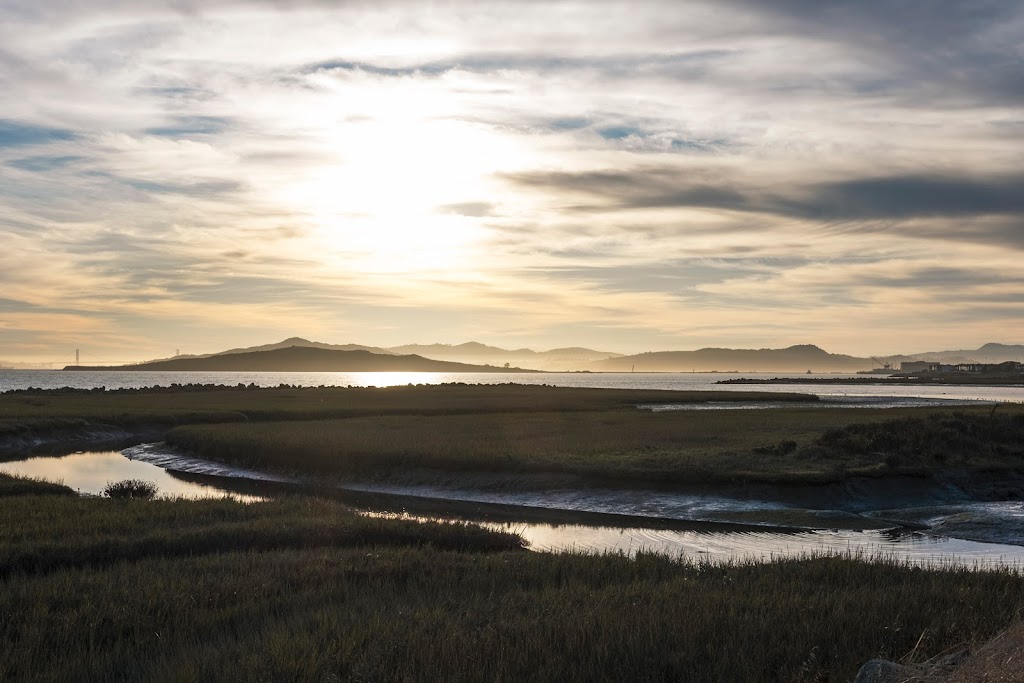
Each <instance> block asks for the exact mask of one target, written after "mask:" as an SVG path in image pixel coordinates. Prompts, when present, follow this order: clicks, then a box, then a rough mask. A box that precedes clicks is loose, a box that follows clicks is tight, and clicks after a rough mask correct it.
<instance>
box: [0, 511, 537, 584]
mask: <svg viewBox="0 0 1024 683" xmlns="http://www.w3.org/2000/svg"><path fill="white" fill-rule="evenodd" d="M2 503H3V504H2V506H0V576H8V575H11V574H16V573H18V572H32V573H45V572H52V571H56V570H59V569H62V568H68V567H89V566H102V565H108V564H111V563H116V562H119V561H125V560H138V559H142V558H152V557H165V558H170V557H176V556H188V555H198V554H204V553H216V552H226V551H229V550H269V549H279V548H317V547H352V546H395V545H398V546H406V545H431V546H434V547H438V548H447V549H453V550H483V551H493V550H513V549H519V548H521V546H522V540H521V539H520V538H519V537H518V536H515V535H514V534H510V533H504V532H497V531H489V530H485V529H482V528H481V527H478V526H475V525H470V524H463V523H440V522H430V523H418V522H413V521H402V520H384V519H376V518H370V517H364V516H361V515H357V514H356V513H355V512H353V511H352V510H351V509H349V508H347V507H345V506H343V505H340V504H338V503H336V502H331V501H323V500H315V499H310V498H301V497H284V498H282V499H280V500H276V501H272V502H266V503H254V504H249V505H246V504H242V503H239V502H236V501H234V500H230V499H224V500H198V501H190V500H151V501H147V500H134V501H112V500H106V499H98V498H70V499H64V498H59V499H58V498H56V497H40V496H19V497H17V498H11V499H4V500H3V501H2Z"/></svg>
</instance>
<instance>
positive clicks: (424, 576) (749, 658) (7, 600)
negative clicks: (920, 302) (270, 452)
mask: <svg viewBox="0 0 1024 683" xmlns="http://www.w3.org/2000/svg"><path fill="white" fill-rule="evenodd" d="M15 520H17V524H14V523H13V522H14V521H15ZM442 526H443V525H417V524H414V523H408V522H396V521H394V520H361V519H358V518H353V517H352V515H351V513H349V512H347V511H346V510H344V509H343V508H340V507H338V506H337V505H336V504H334V503H329V502H324V501H315V500H308V499H290V500H286V501H281V502H278V503H257V504H252V505H242V504H239V503H235V502H232V501H160V500H157V501H134V502H127V503H125V502H118V501H109V500H104V499H75V498H65V497H61V496H31V495H22V496H14V497H3V498H0V534H2V537H0V548H3V555H2V559H0V568H2V571H0V615H2V616H3V618H2V619H0V680H19V681H22V680H25V681H32V680H90V681H108V680H109V681H117V680H125V681H128V680H147V681H204V680H225V679H231V680H253V681H255V680H267V681H271V680H272V681H350V680H351V681H367V680H409V681H421V680H422V681H434V680H450V681H460V680H462V681H477V680H487V681H498V680H506V681H511V680H535V681H545V680H550V681H600V680H607V681H617V680H686V681H725V680H735V681H740V680H742V681H753V682H757V681H806V682H810V681H826V680H828V681H846V680H850V679H851V678H852V676H853V673H854V672H855V671H856V669H857V667H858V666H859V665H860V664H861V663H863V662H864V661H866V660H867V659H870V658H871V657H875V656H884V657H889V658H899V657H901V656H903V655H905V654H907V653H909V652H911V651H912V650H914V649H915V644H917V648H916V651H915V655H914V657H915V658H916V659H918V660H920V659H924V658H925V657H928V656H931V655H933V654H936V653H938V652H941V651H944V650H947V649H949V648H951V647H954V646H961V645H964V644H967V643H970V642H980V641H982V640H984V639H986V638H988V637H990V636H991V635H993V634H994V633H996V632H997V631H999V630H1000V629H1002V628H1004V627H1005V626H1006V625H1007V624H1008V623H1009V622H1010V620H1011V619H1012V618H1013V616H1014V614H1015V612H1016V610H1018V609H1019V608H1021V607H1022V606H1024V579H1022V577H1020V576H1019V575H1016V574H1014V573H1011V572H1007V571H993V572H980V571H968V570H964V569H952V568H951V569H948V570H922V569H917V568H911V567H908V566H902V565H899V564H896V563H892V562H878V563H866V562H861V561H858V560H855V559H850V558H845V559H843V558H819V559H811V560H805V561H784V562H777V563H772V564H763V565H734V566H711V565H708V564H699V563H693V562H690V561H687V560H678V561H677V560H669V559H667V558H664V557H659V556H652V555H640V556H638V557H636V558H635V559H629V558H626V557H622V556H581V555H547V554H538V553H523V552H514V551H508V550H505V551H498V550H499V549H500V548H508V547H510V546H513V547H514V546H515V545H516V540H515V539H514V538H512V537H508V536H505V535H500V534H491V533H489V532H484V531H481V530H479V529H476V528H474V527H469V526H463V525H447V526H443V528H442ZM356 528H358V529H361V530H362V531H361V532H360V533H352V530H353V529H356ZM919 640H920V643H919V644H918V641H919Z"/></svg>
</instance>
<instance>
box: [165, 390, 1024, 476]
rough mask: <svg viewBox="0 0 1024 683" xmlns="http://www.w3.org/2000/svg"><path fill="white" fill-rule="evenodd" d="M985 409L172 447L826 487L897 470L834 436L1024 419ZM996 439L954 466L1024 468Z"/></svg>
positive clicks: (558, 418)
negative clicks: (994, 445) (996, 445)
mask: <svg viewBox="0 0 1024 683" xmlns="http://www.w3.org/2000/svg"><path fill="white" fill-rule="evenodd" d="M982 411H983V412H981V411H978V410H975V411H973V412H971V411H965V412H963V413H960V415H962V416H963V417H962V418H955V419H953V418H949V416H948V414H947V413H940V414H939V415H936V416H934V417H931V418H927V420H932V421H931V422H928V421H927V420H926V416H929V415H932V414H933V413H935V412H936V411H935V410H934V409H921V408H913V409H879V410H849V409H820V408H798V407H793V408H774V409H771V410H754V409H751V410H727V411H726V410H722V411H665V412H650V411H640V410H635V409H618V410H605V411H586V412H581V411H575V412H544V413H541V412H537V413H491V414H483V415H446V416H379V417H362V418H350V419H345V420H321V421H316V422H294V421H284V422H267V423H246V424H226V425H192V426H185V427H179V428H176V429H173V430H171V431H170V432H169V433H168V434H167V440H168V442H170V443H171V444H173V445H175V446H178V447H180V448H183V449H186V450H189V451H191V452H194V453H197V454H199V455H202V456H204V457H208V458H212V459H215V460H222V461H228V462H233V463H236V464H241V465H246V466H252V467H258V468H260V467H262V468H272V469H278V470H284V471H289V472H300V473H310V472H315V473H320V474H332V475H336V476H339V477H351V478H392V477H399V476H402V477H406V478H408V477H409V476H412V473H414V472H415V470H417V469H420V468H422V469H427V470H433V471H444V472H449V473H452V472H455V473H458V472H483V473H513V474H519V473H558V474H573V475H582V476H584V477H589V478H593V479H607V480H614V481H618V482H621V481H622V480H624V479H625V480H643V481H647V482H658V483H661V484H673V483H674V484H693V483H711V484H717V483H733V482H764V483H827V482H834V481H841V480H843V479H845V478H847V477H849V476H853V475H861V476H882V475H886V474H890V473H892V472H893V466H892V459H891V458H890V457H889V455H890V454H888V453H886V452H876V451H872V450H868V449H861V448H859V447H858V446H857V445H856V443H855V444H854V445H853V446H850V447H848V448H839V447H831V448H825V447H823V446H822V444H823V443H833V442H835V443H847V441H843V440H842V439H838V440H837V438H836V437H834V436H832V435H834V434H846V433H847V432H852V433H855V434H873V433H884V434H893V433H897V434H898V433H900V432H901V431H902V430H905V429H908V428H911V427H912V428H914V429H919V430H920V431H925V432H927V431H928V430H929V429H931V427H930V425H932V424H933V423H942V424H946V423H947V422H950V420H952V422H954V423H956V424H960V425H966V427H964V428H965V429H966V428H973V426H976V425H981V424H983V423H985V422H986V420H993V419H999V420H1005V421H1008V422H1011V423H1013V424H1017V422H1020V421H1022V420H1024V413H1021V412H1020V411H1011V412H1009V413H1008V414H1007V415H1005V416H999V417H998V418H993V417H990V416H988V415H987V413H988V412H990V411H991V409H990V408H985V409H982ZM893 418H896V419H895V421H894V419H893ZM923 420H924V422H922V421H923ZM908 425H909V426H910V427H908ZM918 425H923V426H918ZM844 430H846V431H844ZM1014 433H1016V432H1014ZM993 434H994V433H993V432H988V431H985V430H984V429H978V430H977V431H976V433H975V435H974V437H972V438H973V441H971V442H970V443H971V445H972V448H970V449H967V450H964V451H962V452H961V453H960V455H959V456H958V458H959V459H958V460H957V462H958V463H959V464H962V465H967V466H971V465H977V466H979V467H981V466H986V467H988V466H992V465H993V464H997V463H996V461H995V460H993V457H987V456H986V457H982V455H984V454H989V455H993V454H1000V457H1001V459H1000V460H998V462H999V463H1002V465H1004V466H1017V467H1019V466H1022V465H1024V459H1021V458H1020V457H1018V456H1015V455H1013V454H1012V453H1011V451H1009V450H1006V449H1003V450H1002V451H996V450H992V449H989V450H988V451H978V450H977V449H975V448H973V446H974V445H977V444H980V443H982V442H987V441H991V440H992V439H994V438H996V437H995V436H994V435H993ZM941 438H942V439H943V440H944V441H945V442H946V443H947V444H948V445H947V448H950V449H955V448H957V447H958V444H960V443H961V442H957V441H956V440H953V439H951V438H950V437H949V435H948V434H947V435H945V436H943V437H941ZM999 438H1003V437H1002V436H1000V437H999ZM1018 449H1019V447H1018ZM929 463H930V466H931V469H932V470H936V469H940V468H942V467H943V466H944V463H943V462H942V461H939V460H932V461H929ZM920 471H921V470H916V472H920Z"/></svg>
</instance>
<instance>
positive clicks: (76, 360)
mask: <svg viewBox="0 0 1024 683" xmlns="http://www.w3.org/2000/svg"><path fill="white" fill-rule="evenodd" d="M79 365H80V363H79V362H78V349H75V367H78V366H79Z"/></svg>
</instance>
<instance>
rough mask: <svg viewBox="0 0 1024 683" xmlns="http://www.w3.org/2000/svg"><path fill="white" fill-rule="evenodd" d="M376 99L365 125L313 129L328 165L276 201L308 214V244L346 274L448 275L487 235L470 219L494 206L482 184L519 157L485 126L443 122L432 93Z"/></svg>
mask: <svg viewBox="0 0 1024 683" xmlns="http://www.w3.org/2000/svg"><path fill="white" fill-rule="evenodd" d="M378 95H379V97H378V98H377V99H371V100H370V102H371V104H372V105H373V106H372V107H371V108H372V109H375V110H376V111H374V112H373V115H372V117H371V116H369V115H368V114H369V113H370V112H359V113H350V114H349V115H348V116H347V117H346V120H345V121H344V123H343V125H342V124H338V125H332V126H327V125H326V124H323V123H322V122H321V124H322V125H324V126H325V131H324V138H325V139H324V146H325V148H326V149H327V150H330V152H331V156H332V157H334V159H335V161H333V162H332V163H331V164H329V165H322V166H319V167H317V168H315V169H313V170H311V171H310V172H309V173H308V175H307V176H306V177H305V178H304V179H303V180H301V181H300V182H298V183H296V184H294V185H292V186H291V187H289V188H288V189H287V191H286V201H287V202H288V203H289V204H290V205H292V206H294V207H296V208H298V209H300V210H302V211H303V212H304V213H305V214H306V215H307V216H309V218H310V219H311V222H312V224H313V227H314V230H315V233H316V235H317V242H318V243H319V244H320V245H321V247H322V248H323V249H324V250H325V251H326V252H327V253H329V254H333V255H334V256H335V257H336V258H337V260H338V261H339V262H340V264H343V265H344V266H345V267H347V268H349V269H354V270H358V271H363V272H384V273H388V272H415V271H429V270H447V269H451V268H453V267H457V266H458V265H459V264H460V263H461V262H464V261H465V260H467V259H470V258H471V255H472V253H473V249H474V247H477V246H478V245H479V244H480V243H481V242H482V241H483V240H484V239H485V238H486V236H487V230H486V227H484V226H482V225H481V221H482V217H481V215H480V214H482V213H486V211H485V209H486V207H488V206H489V205H492V204H493V203H494V202H495V199H496V197H495V194H496V193H495V189H494V187H493V181H491V176H492V175H493V174H494V173H495V172H496V171H499V170H507V169H509V168H514V167H517V166H519V165H521V164H522V162H523V160H522V159H521V158H520V157H521V156H522V154H521V152H520V150H519V149H518V148H517V147H516V146H515V145H514V144H513V143H512V142H511V139H510V138H508V137H506V136H504V135H503V134H502V133H500V132H496V131H494V130H492V129H490V128H489V127H487V126H485V125H482V124H475V123H467V122H465V121H455V120H452V119H448V118H444V116H443V111H442V110H443V108H444V107H443V106H442V105H443V104H444V103H443V102H441V101H439V100H438V97H437V94H436V93H434V92H430V91H419V92H418V93H416V94H415V95H416V96H414V97H412V98H411V99H410V98H409V95H408V93H403V94H402V96H401V97H400V98H399V97H397V96H396V95H397V94H396V93H393V92H388V93H384V94H381V93H378ZM364 105H365V102H364ZM381 112H384V113H383V114H382V113H381Z"/></svg>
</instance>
